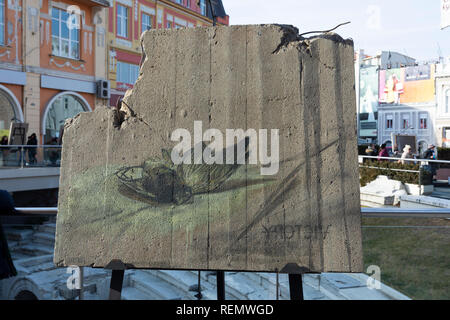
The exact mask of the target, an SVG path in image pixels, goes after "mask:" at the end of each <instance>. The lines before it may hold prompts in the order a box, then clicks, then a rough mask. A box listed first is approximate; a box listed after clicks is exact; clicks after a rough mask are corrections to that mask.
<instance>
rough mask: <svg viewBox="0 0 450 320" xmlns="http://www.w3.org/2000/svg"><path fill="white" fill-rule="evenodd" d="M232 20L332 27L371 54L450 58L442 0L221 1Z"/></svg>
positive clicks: (304, 29)
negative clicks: (379, 52)
mask: <svg viewBox="0 0 450 320" xmlns="http://www.w3.org/2000/svg"><path fill="white" fill-rule="evenodd" d="M222 1H223V4H224V7H225V11H226V12H227V14H228V15H229V16H230V24H232V25H233V24H259V23H281V24H292V25H294V26H296V27H297V28H299V30H300V33H302V32H307V31H311V30H324V29H330V28H332V27H334V26H336V25H337V24H339V23H342V22H346V21H351V24H348V25H345V26H342V27H340V28H339V29H337V30H336V32H337V33H339V34H340V35H341V36H343V37H344V38H352V39H353V40H354V42H355V48H356V49H364V51H365V53H366V54H375V53H376V52H377V51H380V50H384V51H389V50H390V51H397V52H400V53H403V54H406V55H409V56H411V57H413V58H416V59H418V60H430V59H435V58H437V57H438V55H439V49H438V48H439V47H440V50H441V52H442V55H443V56H444V57H448V56H450V27H448V28H446V29H444V30H441V29H440V19H441V16H440V0H390V1H387V0H377V1H368V0H361V1H355V0H353V1H350V0H340V1H338V0H276V1H269V0H222Z"/></svg>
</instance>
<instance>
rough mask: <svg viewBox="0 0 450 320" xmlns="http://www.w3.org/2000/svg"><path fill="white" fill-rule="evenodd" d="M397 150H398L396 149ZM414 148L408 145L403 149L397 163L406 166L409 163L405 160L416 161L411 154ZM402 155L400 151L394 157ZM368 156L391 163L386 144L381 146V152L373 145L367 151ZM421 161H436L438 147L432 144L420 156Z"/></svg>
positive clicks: (395, 152)
mask: <svg viewBox="0 0 450 320" xmlns="http://www.w3.org/2000/svg"><path fill="white" fill-rule="evenodd" d="M394 149H396V148H394ZM411 150H412V147H411V146H410V145H409V144H407V145H405V147H404V148H403V152H402V154H401V156H400V159H399V160H398V161H397V162H398V163H402V164H405V163H406V162H408V161H405V159H415V157H414V155H413V154H412V152H411ZM399 154H400V153H399V152H398V151H396V150H395V151H394V154H393V156H394V157H397V156H398V155H399ZM366 155H368V156H372V157H376V156H377V157H378V158H377V159H378V161H389V159H384V158H389V157H390V154H389V151H388V148H387V146H386V144H385V143H383V144H382V145H381V146H380V150H377V148H376V146H375V144H371V145H369V146H368V147H367V149H366ZM420 158H421V159H430V160H436V158H437V157H436V146H435V145H434V144H431V145H430V146H429V147H428V149H427V150H426V151H425V152H424V153H423V154H422V155H421V156H420Z"/></svg>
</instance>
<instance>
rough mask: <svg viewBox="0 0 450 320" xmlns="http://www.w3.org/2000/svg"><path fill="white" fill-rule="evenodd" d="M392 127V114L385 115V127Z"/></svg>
mask: <svg viewBox="0 0 450 320" xmlns="http://www.w3.org/2000/svg"><path fill="white" fill-rule="evenodd" d="M392 128H394V121H393V119H392V115H387V116H386V129H392Z"/></svg>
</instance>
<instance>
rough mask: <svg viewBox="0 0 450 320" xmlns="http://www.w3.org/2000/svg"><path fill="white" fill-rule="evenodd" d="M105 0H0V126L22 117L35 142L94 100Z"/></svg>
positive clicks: (101, 72)
mask: <svg viewBox="0 0 450 320" xmlns="http://www.w3.org/2000/svg"><path fill="white" fill-rule="evenodd" d="M108 6H109V3H108V2H107V0H81V1H71V0H57V1H49V0H0V101H1V107H0V108H1V109H0V130H4V131H3V132H7V131H6V130H8V129H9V126H10V123H11V122H26V123H28V125H29V129H28V134H31V133H33V132H34V133H36V134H37V136H38V144H44V143H48V142H49V141H50V140H52V139H53V138H55V137H56V138H58V137H59V132H60V128H61V126H62V125H63V124H64V121H65V119H67V118H69V117H73V116H75V115H76V114H77V113H79V112H80V111H91V110H93V109H94V108H95V107H94V106H95V105H99V104H103V105H106V104H107V99H101V98H98V97H97V96H98V95H97V83H98V80H106V79H107V73H106V67H105V64H106V47H107V43H106V31H107V14H106V13H107V11H106V8H107V7H108Z"/></svg>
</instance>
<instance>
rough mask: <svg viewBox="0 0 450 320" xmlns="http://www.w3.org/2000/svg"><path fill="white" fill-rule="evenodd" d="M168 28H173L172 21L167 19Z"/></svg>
mask: <svg viewBox="0 0 450 320" xmlns="http://www.w3.org/2000/svg"><path fill="white" fill-rule="evenodd" d="M167 29H172V21H167Z"/></svg>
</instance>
